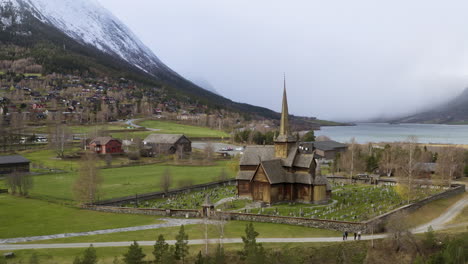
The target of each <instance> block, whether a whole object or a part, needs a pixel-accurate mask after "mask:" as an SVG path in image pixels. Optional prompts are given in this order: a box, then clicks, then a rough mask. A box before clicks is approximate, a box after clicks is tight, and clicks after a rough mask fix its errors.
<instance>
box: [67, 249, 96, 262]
mask: <svg viewBox="0 0 468 264" xmlns="http://www.w3.org/2000/svg"><path fill="white" fill-rule="evenodd" d="M97 262H98V259H97V255H96V249H95V248H94V247H93V245H90V246H89V248H87V249H86V250H85V251H84V253H83V258H80V257H79V256H76V257H75V259H74V260H73V264H96V263H97Z"/></svg>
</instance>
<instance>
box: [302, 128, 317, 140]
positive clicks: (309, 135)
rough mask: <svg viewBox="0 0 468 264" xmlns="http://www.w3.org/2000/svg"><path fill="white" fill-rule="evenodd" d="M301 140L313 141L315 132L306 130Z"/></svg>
mask: <svg viewBox="0 0 468 264" xmlns="http://www.w3.org/2000/svg"><path fill="white" fill-rule="evenodd" d="M302 141H304V142H313V141H315V133H314V131H313V130H311V131H309V132H307V133H306V134H305V135H304V136H303V137H302Z"/></svg>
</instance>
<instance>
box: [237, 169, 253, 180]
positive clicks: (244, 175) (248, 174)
mask: <svg viewBox="0 0 468 264" xmlns="http://www.w3.org/2000/svg"><path fill="white" fill-rule="evenodd" d="M254 174H255V171H239V172H238V173H237V176H236V179H237V180H246V181H250V180H251V179H252V177H253V176H254Z"/></svg>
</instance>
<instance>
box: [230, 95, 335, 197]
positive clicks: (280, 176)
mask: <svg viewBox="0 0 468 264" xmlns="http://www.w3.org/2000/svg"><path fill="white" fill-rule="evenodd" d="M299 146H300V144H299V142H297V138H296V137H295V136H294V135H292V134H291V132H290V131H289V122H288V102H287V96H286V87H285V89H284V94H283V111H282V114H281V126H280V134H279V136H278V137H277V138H276V139H275V143H274V145H269V146H248V147H246V149H245V151H244V155H243V156H242V158H241V160H240V170H239V173H238V174H237V177H236V179H237V191H238V194H239V196H247V197H251V198H252V199H253V200H254V201H260V202H264V203H268V204H273V203H278V202H292V201H297V202H304V203H323V202H326V201H328V199H329V198H330V196H331V186H330V185H329V184H328V180H327V179H326V178H325V177H323V176H321V175H317V174H316V167H317V163H316V160H315V157H314V155H315V153H314V151H313V150H312V149H307V150H305V149H300V148H299Z"/></svg>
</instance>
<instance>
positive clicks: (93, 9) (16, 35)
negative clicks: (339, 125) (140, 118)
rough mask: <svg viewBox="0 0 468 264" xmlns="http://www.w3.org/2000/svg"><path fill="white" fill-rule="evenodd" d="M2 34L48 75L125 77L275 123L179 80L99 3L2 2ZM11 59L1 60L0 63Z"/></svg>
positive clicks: (0, 38) (262, 111) (0, 39)
mask: <svg viewBox="0 0 468 264" xmlns="http://www.w3.org/2000/svg"><path fill="white" fill-rule="evenodd" d="M0 29H1V31H0V44H1V45H4V46H6V45H15V46H20V47H24V48H27V51H24V52H27V54H26V55H23V56H24V57H26V56H29V57H32V58H34V59H35V60H36V61H37V63H39V64H41V65H43V66H44V67H45V71H46V73H52V72H60V73H68V72H73V73H76V72H79V73H87V74H105V75H108V74H109V75H115V76H119V75H124V77H128V78H132V79H136V81H140V82H142V83H144V84H146V85H148V86H152V85H154V86H156V85H158V86H164V87H165V88H167V89H168V90H169V92H170V94H171V95H172V96H178V97H187V96H188V97H189V98H191V99H192V100H194V101H198V102H200V103H202V104H206V105H208V106H210V107H212V108H214V109H227V110H230V111H235V112H241V113H244V114H246V115H249V116H260V117H267V118H279V114H278V113H276V112H274V111H272V110H269V109H266V108H262V107H257V106H252V105H249V104H242V103H237V102H233V101H231V100H229V99H227V98H224V97H222V96H220V95H217V94H215V93H213V92H210V91H207V90H205V89H203V88H201V87H199V86H197V85H196V84H194V83H192V82H191V81H189V80H187V79H185V78H183V77H182V76H180V75H179V74H177V73H176V72H175V71H173V70H171V69H170V68H169V67H167V66H166V65H165V64H164V63H163V62H161V60H159V58H158V57H157V56H156V55H155V54H154V53H153V52H152V51H151V50H150V49H149V48H148V47H146V46H145V45H144V44H143V43H142V42H141V41H140V40H139V38H138V37H137V36H136V35H135V34H134V33H133V32H132V31H131V30H130V29H129V28H128V27H126V26H125V25H124V24H123V23H122V22H121V21H120V20H119V19H118V18H116V17H115V16H114V15H112V14H111V13H110V12H109V11H107V10H106V9H105V8H103V7H102V6H101V5H100V4H99V3H98V2H97V0H0ZM0 52H1V51H0ZM11 54H12V52H8V54H0V60H2V59H3V60H5V59H10V57H9V56H12V55H11ZM14 54H15V56H18V53H16V52H14ZM16 58H17V57H15V58H14V59H16Z"/></svg>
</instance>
